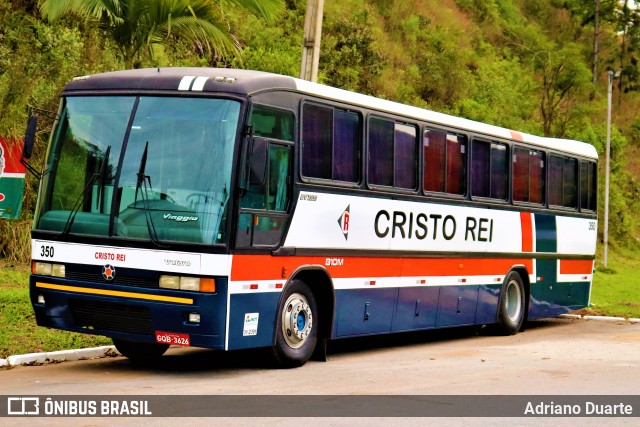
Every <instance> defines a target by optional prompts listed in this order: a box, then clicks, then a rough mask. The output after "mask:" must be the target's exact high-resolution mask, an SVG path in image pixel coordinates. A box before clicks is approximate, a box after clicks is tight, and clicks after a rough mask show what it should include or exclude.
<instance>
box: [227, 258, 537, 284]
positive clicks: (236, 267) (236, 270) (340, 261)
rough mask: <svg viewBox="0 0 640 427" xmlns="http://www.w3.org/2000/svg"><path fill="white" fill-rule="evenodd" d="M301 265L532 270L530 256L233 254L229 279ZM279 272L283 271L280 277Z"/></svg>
mask: <svg viewBox="0 0 640 427" xmlns="http://www.w3.org/2000/svg"><path fill="white" fill-rule="evenodd" d="M305 265H319V266H322V267H324V268H326V269H327V270H328V271H329V274H330V275H331V277H333V278H355V277H416V276H417V277H419V276H467V277H468V276H488V275H491V276H495V275H505V274H507V273H508V272H509V270H511V268H512V267H513V266H514V265H524V266H525V267H526V269H527V270H528V271H529V272H531V271H533V260H532V259H518V260H514V259H509V258H505V259H502V258H486V259H482V258H423V259H420V258H404V259H403V258H369V257H302V256H301V257H272V256H269V255H234V256H233V264H232V267H231V280H233V281H240V280H242V281H251V280H273V279H279V278H283V279H287V278H288V275H289V274H290V273H289V272H293V271H295V270H296V269H297V268H298V267H301V266H305ZM283 271H286V272H287V273H285V275H286V276H287V277H283Z"/></svg>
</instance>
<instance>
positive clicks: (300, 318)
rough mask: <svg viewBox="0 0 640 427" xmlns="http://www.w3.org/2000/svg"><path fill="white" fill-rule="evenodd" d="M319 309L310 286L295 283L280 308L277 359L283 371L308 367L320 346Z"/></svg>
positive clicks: (288, 289) (282, 297) (276, 337)
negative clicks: (314, 352)
mask: <svg viewBox="0 0 640 427" xmlns="http://www.w3.org/2000/svg"><path fill="white" fill-rule="evenodd" d="M317 313H318V308H317V304H316V299H315V297H314V295H313V292H311V290H310V289H309V286H307V284H306V283H304V282H302V281H300V280H293V281H292V282H291V284H289V285H288V286H287V287H286V288H285V290H284V292H283V293H282V296H281V297H280V304H279V305H278V312H277V319H276V331H275V340H274V341H275V342H274V345H273V355H274V358H275V360H276V362H277V363H278V365H280V366H281V367H283V368H295V367H298V366H302V365H304V364H305V363H306V362H307V360H309V358H310V357H311V355H312V354H313V351H314V349H315V347H316V343H317V342H318V319H317Z"/></svg>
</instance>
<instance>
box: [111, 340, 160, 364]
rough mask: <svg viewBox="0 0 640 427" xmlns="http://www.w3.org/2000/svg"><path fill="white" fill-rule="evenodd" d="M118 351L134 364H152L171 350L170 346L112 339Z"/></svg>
mask: <svg viewBox="0 0 640 427" xmlns="http://www.w3.org/2000/svg"><path fill="white" fill-rule="evenodd" d="M112 341H113V345H114V346H115V347H116V350H118V351H119V352H120V354H122V355H123V356H124V357H126V358H128V359H130V360H131V361H132V362H151V361H154V360H158V359H160V357H162V355H163V354H164V353H165V352H166V351H167V349H168V348H169V344H152V343H146V342H134V341H126V340H121V339H118V338H112Z"/></svg>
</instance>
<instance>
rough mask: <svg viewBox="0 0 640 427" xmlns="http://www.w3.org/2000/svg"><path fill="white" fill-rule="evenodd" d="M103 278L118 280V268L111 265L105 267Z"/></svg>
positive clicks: (103, 268)
mask: <svg viewBox="0 0 640 427" xmlns="http://www.w3.org/2000/svg"><path fill="white" fill-rule="evenodd" d="M102 277H104V280H108V281H112V280H113V279H115V278H116V268H115V267H114V266H113V265H111V264H107V265H105V266H104V267H102Z"/></svg>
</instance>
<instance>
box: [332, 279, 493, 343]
mask: <svg viewBox="0 0 640 427" xmlns="http://www.w3.org/2000/svg"><path fill="white" fill-rule="evenodd" d="M499 297H500V285H482V286H475V285H470V286H469V285H464V286H442V287H425V286H416V287H408V288H382V289H355V290H339V291H336V315H335V318H334V335H333V338H345V337H353V336H359V335H371V334H384V333H390V332H402V331H415V330H421V329H431V328H436V327H449V326H461V325H473V324H490V323H495V322H496V313H497V307H498V300H499Z"/></svg>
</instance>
